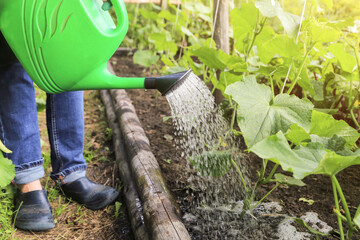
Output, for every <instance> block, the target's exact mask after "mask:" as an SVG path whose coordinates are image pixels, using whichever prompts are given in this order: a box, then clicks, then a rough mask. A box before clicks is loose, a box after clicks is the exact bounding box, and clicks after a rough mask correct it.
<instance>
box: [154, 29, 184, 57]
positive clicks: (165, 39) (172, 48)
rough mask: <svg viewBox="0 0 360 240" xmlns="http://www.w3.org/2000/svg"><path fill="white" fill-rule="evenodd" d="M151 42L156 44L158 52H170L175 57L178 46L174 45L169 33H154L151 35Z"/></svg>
mask: <svg viewBox="0 0 360 240" xmlns="http://www.w3.org/2000/svg"><path fill="white" fill-rule="evenodd" d="M149 40H150V41H151V42H153V43H155V46H156V50H158V51H169V52H170V53H172V54H173V55H175V54H176V52H177V45H176V43H174V41H173V40H172V37H171V35H170V33H169V32H167V31H164V32H161V33H152V34H150V35H149Z"/></svg>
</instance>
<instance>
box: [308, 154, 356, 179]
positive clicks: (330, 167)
mask: <svg viewBox="0 0 360 240" xmlns="http://www.w3.org/2000/svg"><path fill="white" fill-rule="evenodd" d="M353 165H360V153H358V154H356V155H355V154H354V155H352V156H340V155H338V154H336V153H335V152H327V153H326V154H325V155H324V156H323V158H322V159H321V161H320V163H319V166H318V167H317V168H316V169H315V170H314V171H313V172H312V174H325V175H329V176H333V175H336V174H337V173H339V172H341V171H342V170H344V169H345V168H348V167H350V166H353Z"/></svg>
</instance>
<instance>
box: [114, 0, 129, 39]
mask: <svg viewBox="0 0 360 240" xmlns="http://www.w3.org/2000/svg"><path fill="white" fill-rule="evenodd" d="M111 3H112V5H113V7H114V10H115V14H116V18H117V22H118V23H117V26H116V28H115V30H114V32H113V34H114V35H117V34H124V35H125V34H126V32H127V29H128V26H129V19H128V15H127V11H126V7H125V4H124V1H123V0H111Z"/></svg>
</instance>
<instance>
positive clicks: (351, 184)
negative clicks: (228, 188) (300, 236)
mask: <svg viewBox="0 0 360 240" xmlns="http://www.w3.org/2000/svg"><path fill="white" fill-rule="evenodd" d="M131 59H132V58H129V57H126V56H121V55H120V54H119V55H118V56H116V57H114V58H113V59H112V64H113V66H114V68H115V71H116V72H117V74H118V75H120V76H149V73H148V72H145V70H144V69H143V68H141V67H139V66H138V65H134V64H133V63H132V60H131ZM127 92H128V95H129V97H130V99H131V100H132V102H133V104H134V106H135V108H136V112H137V114H138V116H139V119H140V121H141V123H142V126H143V128H144V130H145V132H146V134H147V136H148V138H149V139H150V143H151V147H152V150H153V152H154V154H155V156H156V158H157V160H158V162H159V164H160V167H161V170H162V173H163V175H164V178H165V179H166V181H167V183H168V185H169V188H170V189H171V191H172V193H173V195H174V197H175V199H177V201H178V203H179V204H180V206H181V207H182V208H186V206H183V205H184V204H191V201H193V197H191V196H190V195H188V194H187V179H186V178H185V177H184V174H183V172H184V171H188V170H187V169H186V167H185V166H186V164H185V162H184V161H185V160H184V159H181V158H180V154H179V153H178V152H177V151H176V149H175V141H174V140H173V139H171V138H170V139H169V138H168V137H166V135H172V134H173V127H172V123H171V121H166V122H163V117H165V116H170V115H171V113H170V108H169V106H168V104H167V101H166V99H165V98H164V97H161V96H159V95H157V93H156V91H155V90H127ZM172 136H173V135H172ZM174 138H175V137H174ZM244 152H245V150H244ZM248 158H249V160H250V166H249V167H250V168H251V171H252V172H253V173H254V174H255V173H256V171H257V170H259V169H260V163H261V162H260V159H258V158H257V157H256V156H255V155H254V154H248ZM254 174H253V176H256V175H254ZM337 177H338V180H339V182H340V184H341V186H342V188H343V191H344V194H345V196H346V199H347V201H348V204H349V208H350V211H351V212H352V214H354V213H355V211H356V209H357V206H358V204H359V203H360V166H355V167H351V168H348V169H346V170H344V171H343V172H341V173H339V174H338V176H337ZM304 182H305V183H306V186H304V187H292V186H291V187H287V186H281V187H279V188H277V189H276V190H275V191H274V192H273V193H272V194H271V195H270V196H269V197H268V198H267V201H276V202H280V203H281V205H282V206H283V207H284V211H285V212H286V213H287V214H289V215H291V216H296V217H300V216H302V214H305V212H308V211H313V212H316V213H318V214H319V218H320V219H321V220H323V221H325V222H327V223H328V224H329V225H330V226H332V227H333V228H334V229H338V225H337V220H336V216H335V214H334V213H333V208H334V207H335V203H334V200H333V193H332V187H331V181H330V179H329V178H328V177H325V176H321V175H313V176H308V177H306V178H305V179H304ZM272 187H273V185H272V184H269V185H265V186H263V187H261V188H260V189H259V191H258V193H257V199H260V198H261V197H262V196H263V195H265V193H266V192H267V191H269V190H270V189H271V188H272ZM300 198H305V199H306V200H313V203H312V204H310V203H308V202H304V201H301V200H300ZM302 230H304V229H302ZM323 239H338V238H337V237H326V238H323ZM353 239H360V237H359V236H354V237H353Z"/></svg>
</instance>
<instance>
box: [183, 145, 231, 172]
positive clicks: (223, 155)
mask: <svg viewBox="0 0 360 240" xmlns="http://www.w3.org/2000/svg"><path fill="white" fill-rule="evenodd" d="M231 159H232V155H231V153H230V152H228V151H209V152H205V153H202V154H201V155H199V156H194V157H191V158H189V161H190V162H191V164H192V165H193V167H194V169H196V170H197V171H199V172H200V174H201V175H203V176H213V177H221V176H223V175H224V174H225V173H227V172H228V171H229V169H230V167H231V165H232V161H231Z"/></svg>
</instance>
